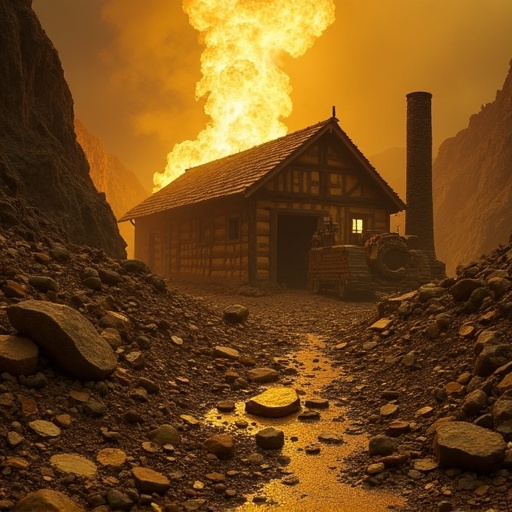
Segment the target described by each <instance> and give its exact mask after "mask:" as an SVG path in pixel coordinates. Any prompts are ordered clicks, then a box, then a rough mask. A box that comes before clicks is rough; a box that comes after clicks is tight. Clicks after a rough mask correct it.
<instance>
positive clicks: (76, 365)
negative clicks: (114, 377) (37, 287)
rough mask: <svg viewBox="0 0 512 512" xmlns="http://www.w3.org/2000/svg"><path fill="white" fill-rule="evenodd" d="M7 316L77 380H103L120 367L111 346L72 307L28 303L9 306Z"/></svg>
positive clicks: (13, 324) (45, 303)
mask: <svg viewBox="0 0 512 512" xmlns="http://www.w3.org/2000/svg"><path fill="white" fill-rule="evenodd" d="M7 316H8V318H9V321H10V322H11V324H12V326H13V327H14V328H15V329H17V330H18V331H19V332H20V333H21V334H23V335H24V336H27V337H28V338H30V339H32V340H33V341H34V342H35V343H36V344H37V345H38V346H39V347H40V348H41V350H42V351H43V352H44V353H45V354H47V355H48V356H49V357H51V358H52V359H53V360H54V361H55V362H56V363H57V364H58V365H59V366H60V367H61V368H62V369H63V370H64V371H65V372H66V373H68V374H70V375H72V376H73V377H75V378H78V379H84V380H101V379H104V378H105V377H107V376H108V375H110V374H111V373H112V372H113V371H114V370H115V368H116V366H117V359H116V356H115V354H114V352H113V350H112V348H111V347H110V345H109V344H108V343H107V342H106V341H105V340H104V339H103V338H102V337H101V336H100V335H99V334H98V333H97V331H96V329H95V328H94V326H93V325H92V324H91V323H90V322H89V320H87V319H86V318H85V317H83V316H82V315H81V314H80V313H79V312H78V311H76V310H74V309H72V308H70V307H68V306H64V305H61V304H52V303H50V302H44V301H35V300H27V301H24V302H20V303H18V304H15V305H13V306H10V307H8V308H7Z"/></svg>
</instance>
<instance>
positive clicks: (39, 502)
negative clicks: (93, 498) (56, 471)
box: [14, 489, 85, 512]
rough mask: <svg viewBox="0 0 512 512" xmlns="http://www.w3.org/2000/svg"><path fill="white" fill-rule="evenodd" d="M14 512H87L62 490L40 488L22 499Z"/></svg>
mask: <svg viewBox="0 0 512 512" xmlns="http://www.w3.org/2000/svg"><path fill="white" fill-rule="evenodd" d="M14 512H85V509H84V508H82V507H80V506H78V505H77V504H76V503H75V502H74V501H73V500H71V499H70V498H68V497H67V496H66V495H65V494H63V493H61V492H58V491H52V490H51V489H40V490H39V491H37V492H33V493H32V494H29V495H28V496H26V497H25V498H23V499H22V500H20V501H19V502H18V504H17V505H16V508H15V509H14Z"/></svg>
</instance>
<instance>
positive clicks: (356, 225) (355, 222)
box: [352, 219, 363, 234]
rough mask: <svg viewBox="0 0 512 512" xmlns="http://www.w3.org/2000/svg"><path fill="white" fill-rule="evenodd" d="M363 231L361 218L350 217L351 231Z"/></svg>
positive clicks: (358, 232)
mask: <svg viewBox="0 0 512 512" xmlns="http://www.w3.org/2000/svg"><path fill="white" fill-rule="evenodd" d="M362 232H363V219H352V233H357V234H361V233H362Z"/></svg>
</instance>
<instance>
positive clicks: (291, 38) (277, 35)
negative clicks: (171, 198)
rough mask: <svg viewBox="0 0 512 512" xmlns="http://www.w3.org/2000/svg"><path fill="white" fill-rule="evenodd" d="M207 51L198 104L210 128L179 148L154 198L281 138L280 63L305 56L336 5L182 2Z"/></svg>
mask: <svg viewBox="0 0 512 512" xmlns="http://www.w3.org/2000/svg"><path fill="white" fill-rule="evenodd" d="M183 9H184V10H185V12H186V13H187V14H188V16H189V20H190V23H191V25H192V26H193V27H194V28H195V29H197V30H198V31H199V33H200V40H201V42H202V43H203V44H204V46H205V49H204V51H203V54H202V56H201V72H202V78H201V80H200V81H199V82H198V83H197V86H196V99H200V98H205V99H206V103H205V106H204V110H205V113H206V114H207V115H208V116H209V117H210V119H211V121H210V122H209V123H208V125H207V126H206V128H205V129H204V130H203V131H201V132H200V133H199V134H198V136H197V139H196V140H195V141H190V140H186V141H184V142H181V143H179V144H176V145H175V146H174V148H173V150H172V152H171V153H169V154H168V155H167V166H166V169H165V171H164V172H163V173H155V174H154V176H153V180H154V184H155V191H156V190H158V189H160V188H162V187H164V186H165V185H167V184H168V183H169V182H170V181H172V180H173V179H175V178H177V177H178V176H179V175H181V174H182V173H183V172H184V171H185V170H186V169H188V168H190V167H194V166H197V165H200V164H202V163H204V162H208V161H211V160H215V159H217V158H221V157H223V156H226V155H228V154H232V153H236V152H238V151H242V150H244V149H247V148H249V147H252V146H255V145H257V144H260V143H263V142H266V141H268V140H271V139H274V138H277V137H280V136H282V135H284V134H286V132H287V129H286V127H285V126H284V124H283V123H282V122H281V119H283V118H286V117H288V116H289V115H290V114H291V112H292V102H291V99H290V92H291V86H290V83H289V82H290V80H289V77H288V76H287V75H286V73H284V72H283V70H282V69H280V67H279V64H280V62H279V61H280V58H281V57H282V56H283V55H289V56H291V57H293V58H297V57H300V56H301V55H303V54H304V53H305V52H306V51H307V50H308V49H309V48H310V47H311V46H312V45H313V43H314V41H315V40H316V39H317V38H318V37H319V36H320V35H321V34H322V33H323V31H324V30H325V29H326V28H327V27H328V26H329V25H330V24H331V23H333V21H334V1H333V0H265V1H261V0H184V1H183Z"/></svg>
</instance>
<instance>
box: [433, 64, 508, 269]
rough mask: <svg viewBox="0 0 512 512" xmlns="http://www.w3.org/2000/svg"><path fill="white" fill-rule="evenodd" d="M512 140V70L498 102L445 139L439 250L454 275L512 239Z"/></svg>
mask: <svg viewBox="0 0 512 512" xmlns="http://www.w3.org/2000/svg"><path fill="white" fill-rule="evenodd" d="M511 64H512V62H511ZM511 138H512V68H511V70H510V71H509V73H508V76H507V78H506V80H505V83H504V84H503V88H502V89H501V91H498V92H497V94H496V99H495V100H494V102H492V103H489V104H487V105H485V106H483V107H482V110H481V111H480V112H479V113H478V114H475V115H473V116H471V118H470V121H469V126H468V127H467V128H466V129H464V130H462V131H460V132H459V133H458V134H457V135H456V136H455V137H453V138H450V139H447V140H445V141H444V142H443V144H442V145H441V147H440V148H439V153H438V156H437V158H436V160H435V162H434V168H433V176H434V183H433V186H434V198H435V206H434V217H435V229H436V249H437V256H438V258H439V259H440V260H442V261H444V262H446V268H447V272H448V273H449V274H453V273H454V270H455V267H456V265H458V264H459V263H461V262H462V263H469V262H470V261H472V260H474V259H476V258H478V257H480V255H482V254H484V253H487V252H489V251H491V250H492V249H493V248H494V247H496V246H497V245H498V244H500V243H506V242H507V240H508V237H509V235H510V232H511V230H512V227H511V220H512V185H511V181H510V162H511V161H512V144H511V143H510V141H511Z"/></svg>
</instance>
